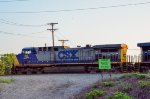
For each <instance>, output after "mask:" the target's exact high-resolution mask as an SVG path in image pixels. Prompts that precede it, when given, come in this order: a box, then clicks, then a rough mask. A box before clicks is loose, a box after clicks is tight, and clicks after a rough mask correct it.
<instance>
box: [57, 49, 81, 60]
mask: <svg viewBox="0 0 150 99" xmlns="http://www.w3.org/2000/svg"><path fill="white" fill-rule="evenodd" d="M77 52H78V50H69V51H60V52H59V53H58V58H59V59H79V57H77V56H76V53H77Z"/></svg>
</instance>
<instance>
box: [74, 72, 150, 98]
mask: <svg viewBox="0 0 150 99" xmlns="http://www.w3.org/2000/svg"><path fill="white" fill-rule="evenodd" d="M89 90H90V92H89ZM87 92H89V93H87ZM149 92H150V74H141V73H128V74H125V75H123V76H122V77H121V78H114V79H103V80H101V82H97V83H96V84H94V85H93V86H91V87H90V88H88V89H86V90H84V91H82V92H81V93H80V94H78V95H77V98H76V99H85V98H86V99H101V98H102V99H150V98H149ZM143 97H144V98H143Z"/></svg>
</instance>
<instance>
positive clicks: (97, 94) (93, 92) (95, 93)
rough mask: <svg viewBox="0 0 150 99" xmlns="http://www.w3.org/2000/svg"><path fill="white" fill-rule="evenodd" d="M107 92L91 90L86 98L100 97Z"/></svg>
mask: <svg viewBox="0 0 150 99" xmlns="http://www.w3.org/2000/svg"><path fill="white" fill-rule="evenodd" d="M104 93H105V92H104V91H102V90H97V89H95V90H92V91H91V92H89V93H87V94H86V99H94V98H95V97H100V96H102V95H103V94H104Z"/></svg>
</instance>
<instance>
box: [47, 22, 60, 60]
mask: <svg viewBox="0 0 150 99" xmlns="http://www.w3.org/2000/svg"><path fill="white" fill-rule="evenodd" d="M55 24H58V23H48V25H51V27H52V28H51V29H47V30H49V31H51V32H52V42H53V48H52V52H53V55H54V56H53V57H54V62H55V58H56V57H55V51H54V46H55V42H54V41H55V40H54V32H55V31H56V30H57V29H54V25H55Z"/></svg>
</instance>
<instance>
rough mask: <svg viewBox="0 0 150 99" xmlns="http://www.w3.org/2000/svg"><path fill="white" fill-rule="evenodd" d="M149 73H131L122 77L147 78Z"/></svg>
mask: <svg viewBox="0 0 150 99" xmlns="http://www.w3.org/2000/svg"><path fill="white" fill-rule="evenodd" d="M147 77H148V75H146V74H141V73H130V74H125V75H123V76H122V77H121V78H139V79H144V78H147Z"/></svg>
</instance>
